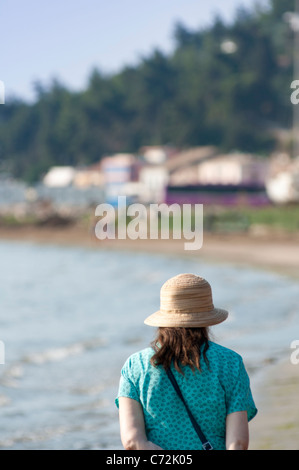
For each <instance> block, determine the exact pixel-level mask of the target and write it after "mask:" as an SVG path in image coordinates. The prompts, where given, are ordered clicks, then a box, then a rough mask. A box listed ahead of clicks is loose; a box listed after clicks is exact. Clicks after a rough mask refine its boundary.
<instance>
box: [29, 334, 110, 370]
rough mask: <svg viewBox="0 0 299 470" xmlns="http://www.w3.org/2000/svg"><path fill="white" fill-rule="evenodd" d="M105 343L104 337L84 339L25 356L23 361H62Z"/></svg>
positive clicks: (41, 362)
mask: <svg viewBox="0 0 299 470" xmlns="http://www.w3.org/2000/svg"><path fill="white" fill-rule="evenodd" d="M104 344H105V342H104V341H103V340H102V339H96V340H89V341H85V342H84V341H83V342H81V343H80V342H79V343H74V344H71V345H68V346H63V347H61V348H52V349H47V350H45V351H41V352H36V353H32V354H29V355H27V356H25V357H24V358H23V362H25V363H27V364H37V365H40V364H45V363H48V362H61V361H63V360H64V359H67V358H68V357H72V356H78V355H80V354H82V353H84V352H85V351H88V350H92V349H97V348H99V347H102V346H104Z"/></svg>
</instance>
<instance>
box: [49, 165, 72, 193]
mask: <svg viewBox="0 0 299 470" xmlns="http://www.w3.org/2000/svg"><path fill="white" fill-rule="evenodd" d="M75 175H76V169H75V168H74V167H72V166H53V167H52V168H50V169H49V171H48V173H47V174H46V175H45V176H44V178H43V184H44V185H45V186H46V187H48V188H65V187H67V186H70V185H71V184H72V183H73V180H74V177H75Z"/></svg>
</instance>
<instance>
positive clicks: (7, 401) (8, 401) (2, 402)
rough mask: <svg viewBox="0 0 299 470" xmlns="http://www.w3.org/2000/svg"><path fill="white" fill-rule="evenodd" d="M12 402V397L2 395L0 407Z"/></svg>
mask: <svg viewBox="0 0 299 470" xmlns="http://www.w3.org/2000/svg"><path fill="white" fill-rule="evenodd" d="M10 402H11V400H10V398H8V397H6V396H5V395H0V408H1V407H2V406H7V405H9V404H10Z"/></svg>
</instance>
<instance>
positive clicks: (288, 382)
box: [0, 224, 299, 450]
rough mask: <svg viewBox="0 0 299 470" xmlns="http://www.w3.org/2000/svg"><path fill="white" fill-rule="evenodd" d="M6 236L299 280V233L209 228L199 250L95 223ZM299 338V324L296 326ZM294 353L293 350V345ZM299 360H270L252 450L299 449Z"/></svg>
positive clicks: (1, 231)
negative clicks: (101, 235)
mask: <svg viewBox="0 0 299 470" xmlns="http://www.w3.org/2000/svg"><path fill="white" fill-rule="evenodd" d="M0 239H2V240H10V241H12V240H15V241H20V240H22V241H27V242H34V243H55V244H60V245H65V246H75V245H79V246H85V247H88V248H90V249H102V250H129V251H130V250H131V251H140V252H147V253H148V252H152V253H163V254H165V255H169V256H173V255H176V256H188V257H190V256H191V257H192V258H193V259H203V260H206V261H209V262H212V263H213V262H215V263H229V264H234V265H239V266H251V267H254V268H256V269H262V270H268V271H272V272H276V273H279V274H280V275H283V276H290V277H291V278H292V279H298V281H299V236H298V235H292V236H291V235H287V234H282V233H273V234H270V236H269V234H267V235H265V234H259V235H257V234H210V233H205V234H204V240H203V246H202V248H201V249H200V250H198V251H186V250H184V240H154V241H150V240H136V241H132V240H128V239H127V240H105V241H99V240H98V239H97V238H96V237H95V234H94V230H93V227H92V226H90V227H88V226H86V225H83V224H81V225H80V224H79V225H70V226H67V227H30V226H27V227H18V228H8V227H0ZM294 335H295V336H296V335H297V338H295V337H294V339H298V340H299V330H298V332H294ZM290 354H291V351H290ZM298 390H299V364H298V365H293V364H291V362H290V358H283V359H282V361H281V362H280V363H275V364H272V365H270V366H269V368H268V369H267V374H266V376H265V377H263V380H261V381H260V382H259V384H258V385H257V387H256V398H255V399H256V404H257V407H258V409H259V413H258V415H257V417H256V418H255V419H254V420H253V421H252V423H250V435H251V439H250V449H251V450H299V402H298Z"/></svg>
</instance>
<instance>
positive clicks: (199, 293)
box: [144, 274, 228, 328]
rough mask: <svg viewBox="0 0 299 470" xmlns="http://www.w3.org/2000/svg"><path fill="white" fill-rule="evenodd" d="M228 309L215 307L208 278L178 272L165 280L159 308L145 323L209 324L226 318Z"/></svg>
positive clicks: (171, 325) (201, 325)
mask: <svg viewBox="0 0 299 470" xmlns="http://www.w3.org/2000/svg"><path fill="white" fill-rule="evenodd" d="M227 316H228V312H227V311H226V310H223V309H220V308H215V307H214V304H213V298H212V289H211V286H210V284H209V283H208V281H206V280H205V279H203V278H202V277H199V276H195V275H194V274H179V275H178V276H175V277H172V278H171V279H169V280H168V281H166V282H165V284H163V286H162V288H161V291H160V310H159V311H158V312H156V313H153V314H152V315H150V316H149V317H147V318H146V320H145V321H144V323H145V324H146V325H150V326H158V327H185V328H188V327H189V328H192V327H193V328H196V327H208V326H212V325H217V324H218V323H221V322H223V321H224V320H226V318H227Z"/></svg>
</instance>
